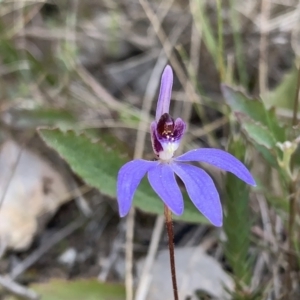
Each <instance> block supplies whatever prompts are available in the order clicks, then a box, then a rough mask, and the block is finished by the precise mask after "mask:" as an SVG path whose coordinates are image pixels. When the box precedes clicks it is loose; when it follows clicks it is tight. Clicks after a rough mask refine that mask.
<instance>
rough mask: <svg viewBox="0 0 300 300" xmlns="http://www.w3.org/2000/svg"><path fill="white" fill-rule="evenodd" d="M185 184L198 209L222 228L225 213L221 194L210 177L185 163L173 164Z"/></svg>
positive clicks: (174, 169)
mask: <svg viewBox="0 0 300 300" xmlns="http://www.w3.org/2000/svg"><path fill="white" fill-rule="evenodd" d="M171 168H172V169H173V171H174V172H175V173H176V174H177V175H178V176H179V177H180V179H181V180H182V181H183V183H184V184H185V187H186V190H187V192H188V194H189V196H190V198H191V200H192V202H193V203H194V205H195V206H196V207H197V209H198V210H199V211H200V212H201V213H202V214H203V215H204V216H205V217H206V218H207V219H208V220H209V221H210V222H211V223H212V224H213V225H215V226H218V227H220V226H222V223H223V213H222V206H221V202H220V197H219V193H218V191H217V189H216V187H215V184H214V182H213V181H212V179H211V178H210V176H209V175H208V174H207V173H206V172H205V171H204V170H202V169H200V168H198V167H195V166H192V165H187V164H183V163H176V162H175V163H173V164H171Z"/></svg>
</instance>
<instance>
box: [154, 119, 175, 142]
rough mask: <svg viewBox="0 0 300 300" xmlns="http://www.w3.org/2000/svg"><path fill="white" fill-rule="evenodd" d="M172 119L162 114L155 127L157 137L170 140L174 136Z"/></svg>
mask: <svg viewBox="0 0 300 300" xmlns="http://www.w3.org/2000/svg"><path fill="white" fill-rule="evenodd" d="M174 127H175V124H174V119H173V118H172V117H171V116H170V115H169V114H168V113H165V114H163V115H162V116H161V117H160V119H159V121H158V123H157V127H156V131H157V133H158V135H159V136H160V137H162V138H165V139H171V138H172V137H173V136H174Z"/></svg>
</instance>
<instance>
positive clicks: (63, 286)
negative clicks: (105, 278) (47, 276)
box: [31, 279, 125, 300]
mask: <svg viewBox="0 0 300 300" xmlns="http://www.w3.org/2000/svg"><path fill="white" fill-rule="evenodd" d="M31 288H32V289H33V290H34V291H36V292H37V293H38V294H40V295H41V298H42V299H43V300H83V299H84V300H123V299H125V288H124V287H123V286H121V285H117V284H109V283H101V282H99V281H98V280H96V279H90V280H74V281H65V280H57V279H56V280H51V281H49V282H46V283H38V284H33V285H31Z"/></svg>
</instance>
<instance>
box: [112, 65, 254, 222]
mask: <svg viewBox="0 0 300 300" xmlns="http://www.w3.org/2000/svg"><path fill="white" fill-rule="evenodd" d="M172 85H173V72H172V68H171V67H170V66H166V68H165V69H164V71H163V74H162V78H161V86H160V93H159V98H158V103H157V109H156V118H155V121H153V122H152V123H151V126H150V130H151V140H152V147H153V151H154V153H155V154H156V156H157V160H156V161H147V160H143V159H136V160H133V161H130V162H128V163H126V164H125V165H124V166H123V167H122V168H121V169H120V171H119V173H118V181H117V199H118V204H119V213H120V216H121V217H124V216H126V215H127V213H128V212H129V210H130V207H131V205H132V200H133V197H134V193H135V191H136V189H137V187H138V185H139V184H140V182H141V180H142V178H143V177H144V176H145V175H146V173H147V174H148V180H149V183H150V185H151V187H152V188H153V190H154V191H155V192H156V194H157V195H158V196H159V197H160V198H161V199H162V201H163V202H164V204H165V205H166V206H167V207H168V208H169V209H170V210H171V211H172V212H173V213H174V214H175V215H181V214H182V213H183V210H184V202H183V197H182V193H181V191H180V188H179V186H178V184H177V182H176V178H175V174H176V175H177V176H178V177H179V178H180V179H181V180H182V181H183V183H184V185H185V188H186V190H187V193H188V195H189V197H190V199H191V200H192V202H193V203H194V205H195V206H196V208H197V209H198V210H199V211H200V212H201V213H202V214H203V215H204V216H205V217H206V218H207V219H208V220H209V221H210V222H211V223H212V224H213V225H215V226H222V223H223V212H222V206H221V202H220V197H219V193H218V191H217V189H216V187H215V184H214V182H213V180H212V179H211V177H210V176H209V175H208V174H207V173H206V172H205V171H204V170H202V169H200V168H198V167H196V166H193V165H189V164H187V162H192V161H198V162H204V163H208V164H211V165H213V166H215V167H218V168H220V169H222V170H224V171H227V172H231V173H232V174H234V175H235V176H237V177H238V178H239V179H241V180H243V181H244V182H246V183H247V184H249V185H252V186H255V185H256V184H255V181H254V179H253V177H252V175H251V174H250V172H249V171H248V169H247V168H246V167H245V166H244V165H243V164H242V163H241V162H240V161H239V160H238V159H236V158H235V157H234V156H233V155H231V154H229V153H227V152H226V151H223V150H219V149H212V148H201V149H195V150H191V151H188V152H186V153H185V154H182V155H180V156H178V157H174V152H175V151H176V150H177V148H178V146H179V143H180V141H181V139H182V137H183V134H184V132H185V129H186V125H185V123H184V121H183V120H182V119H180V118H177V119H176V120H174V119H173V118H172V117H171V116H170V115H169V107H170V100H171V93H172Z"/></svg>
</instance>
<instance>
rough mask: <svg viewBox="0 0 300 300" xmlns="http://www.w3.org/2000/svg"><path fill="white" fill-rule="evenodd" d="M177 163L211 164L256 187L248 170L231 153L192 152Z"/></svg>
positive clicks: (207, 149) (179, 158) (200, 150)
mask: <svg viewBox="0 0 300 300" xmlns="http://www.w3.org/2000/svg"><path fill="white" fill-rule="evenodd" d="M175 160H176V161H200V162H205V163H208V164H211V165H213V166H215V167H218V168H220V169H222V170H225V171H227V172H231V173H233V174H234V175H235V176H237V177H238V178H239V179H241V180H243V181H245V182H246V183H248V184H250V185H253V186H256V183H255V181H254V179H253V177H252V175H251V173H250V172H249V171H248V169H247V168H246V167H245V166H244V164H242V163H241V162H240V161H239V160H238V159H236V158H235V157H234V156H233V155H231V154H230V153H228V152H226V151H223V150H220V149H211V148H202V149H195V150H191V151H189V152H187V153H185V154H183V155H180V156H178V157H176V159H175Z"/></svg>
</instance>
